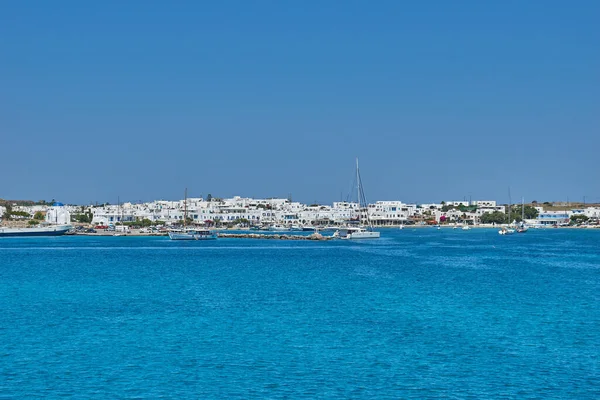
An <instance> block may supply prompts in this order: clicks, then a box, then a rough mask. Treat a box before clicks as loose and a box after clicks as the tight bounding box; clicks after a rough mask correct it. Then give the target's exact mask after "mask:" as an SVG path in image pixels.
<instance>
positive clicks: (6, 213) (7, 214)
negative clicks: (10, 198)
mask: <svg viewBox="0 0 600 400" xmlns="http://www.w3.org/2000/svg"><path fill="white" fill-rule="evenodd" d="M2 218H3V219H4V220H6V221H10V220H11V219H12V206H11V205H10V204H7V205H6V211H4V215H3V216H2Z"/></svg>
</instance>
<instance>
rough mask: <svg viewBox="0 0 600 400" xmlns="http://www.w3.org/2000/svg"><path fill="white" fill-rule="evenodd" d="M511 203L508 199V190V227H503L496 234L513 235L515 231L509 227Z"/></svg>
mask: <svg viewBox="0 0 600 400" xmlns="http://www.w3.org/2000/svg"><path fill="white" fill-rule="evenodd" d="M511 203H512V201H511V198H510V188H509V189H508V226H503V227H502V229H500V230H499V231H498V234H500V235H512V234H513V233H515V230H514V229H512V228H511V227H510V226H511V222H510V209H511V208H512V204H511Z"/></svg>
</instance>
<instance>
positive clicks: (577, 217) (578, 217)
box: [570, 214, 590, 225]
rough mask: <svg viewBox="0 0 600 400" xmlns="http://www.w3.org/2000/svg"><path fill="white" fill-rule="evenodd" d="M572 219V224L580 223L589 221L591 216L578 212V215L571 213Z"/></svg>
mask: <svg viewBox="0 0 600 400" xmlns="http://www.w3.org/2000/svg"><path fill="white" fill-rule="evenodd" d="M570 219H571V221H570V225H576V224H580V223H583V222H587V221H589V219H590V218H589V217H588V216H587V215H583V214H578V215H571V218H570Z"/></svg>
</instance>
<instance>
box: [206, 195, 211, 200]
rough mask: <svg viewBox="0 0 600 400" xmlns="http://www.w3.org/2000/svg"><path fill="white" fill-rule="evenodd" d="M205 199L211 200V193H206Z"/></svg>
mask: <svg viewBox="0 0 600 400" xmlns="http://www.w3.org/2000/svg"><path fill="white" fill-rule="evenodd" d="M206 201H212V194H210V193H209V194H208V196H206Z"/></svg>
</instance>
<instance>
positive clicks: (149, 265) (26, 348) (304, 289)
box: [0, 228, 600, 399]
mask: <svg viewBox="0 0 600 400" xmlns="http://www.w3.org/2000/svg"><path fill="white" fill-rule="evenodd" d="M382 232H383V235H382V238H381V239H380V240H375V241H365V242H347V241H335V242H305V241H296V242H292V241H271V240H243V239H220V240H217V241H212V242H173V241H169V240H168V238H164V237H154V238H139V237H57V238H21V239H18V238H0V310H1V311H0V398H24V399H33V398H44V399H53V398H62V397H73V398H81V399H91V398H136V399H140V398H197V399H210V398H213V399H217V398H218V399H222V398H239V399H245V398H270V399H279V398H306V399H313V398H389V399H399V398H405V399H408V398H414V399H427V398H454V399H483V398H509V399H512V398H514V399H551V398H563V399H586V398H589V399H597V398H600V365H599V361H600V231H587V230H562V229H548V230H532V231H529V232H527V233H525V234H518V235H513V236H500V235H498V234H497V231H496V230H484V229H478V230H471V231H461V230H452V229H442V230H440V231H437V230H435V229H429V228H422V229H410V228H408V229H404V230H402V231H400V230H384V231H382Z"/></svg>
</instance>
